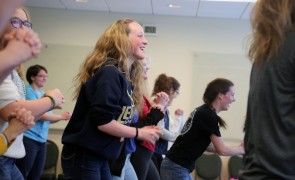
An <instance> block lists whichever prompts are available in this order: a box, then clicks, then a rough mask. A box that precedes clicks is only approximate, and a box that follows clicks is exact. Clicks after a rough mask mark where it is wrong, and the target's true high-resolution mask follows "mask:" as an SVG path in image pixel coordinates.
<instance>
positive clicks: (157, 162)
mask: <svg viewBox="0 0 295 180" xmlns="http://www.w3.org/2000/svg"><path fill="white" fill-rule="evenodd" d="M152 160H153V162H154V164H155V166H156V168H157V170H158V173H159V174H160V168H161V163H162V161H163V156H162V155H161V154H157V153H154V154H153V156H152Z"/></svg>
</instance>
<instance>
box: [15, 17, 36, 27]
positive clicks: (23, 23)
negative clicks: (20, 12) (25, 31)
mask: <svg viewBox="0 0 295 180" xmlns="http://www.w3.org/2000/svg"><path fill="white" fill-rule="evenodd" d="M10 23H11V25H12V26H13V27H14V28H21V27H22V26H26V27H27V28H29V29H32V27H33V25H32V23H31V22H29V21H22V20H20V19H19V18H17V17H13V18H11V20H10Z"/></svg>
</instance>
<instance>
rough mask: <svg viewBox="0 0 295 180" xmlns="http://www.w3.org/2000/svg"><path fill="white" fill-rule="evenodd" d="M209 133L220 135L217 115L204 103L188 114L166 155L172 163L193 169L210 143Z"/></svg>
mask: <svg viewBox="0 0 295 180" xmlns="http://www.w3.org/2000/svg"><path fill="white" fill-rule="evenodd" d="M211 134H215V135H216V136H218V137H220V136H221V135H220V132H219V126H218V116H217V114H216V113H215V112H214V111H213V110H212V109H211V108H210V107H209V106H208V105H206V104H204V105H202V106H200V107H198V108H196V109H195V110H194V111H193V112H192V113H191V114H190V116H189V118H188V120H187V121H186V123H185V125H184V127H183V129H182V132H181V135H179V136H178V137H177V139H176V141H175V142H174V144H173V146H172V147H171V149H170V150H169V151H168V152H167V155H166V156H167V157H168V158H169V159H170V160H171V161H173V162H174V163H177V164H179V165H181V166H182V167H185V168H187V169H189V170H190V171H193V169H194V167H195V161H196V159H197V158H198V157H200V156H201V155H202V154H203V152H204V151H205V150H206V149H207V147H208V146H209V144H210V143H211V139H210V136H211Z"/></svg>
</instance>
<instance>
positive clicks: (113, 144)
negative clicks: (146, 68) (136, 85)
mask: <svg viewBox="0 0 295 180" xmlns="http://www.w3.org/2000/svg"><path fill="white" fill-rule="evenodd" d="M133 112H134V103H133V100H132V90H131V85H130V83H129V82H128V80H127V79H126V77H125V75H124V74H123V73H121V72H120V71H119V70H118V69H117V68H116V67H115V66H105V67H102V68H101V69H99V70H98V71H97V72H96V73H95V74H94V76H93V77H91V78H90V79H89V80H88V81H87V82H86V83H85V84H84V85H83V86H82V88H81V91H80V94H79V97H78V100H77V102H76V105H75V109H74V112H73V115H72V118H71V120H70V121H69V123H68V125H67V126H66V128H65V131H64V134H63V136H62V143H63V144H67V145H74V146H78V147H80V148H84V149H87V150H89V151H91V152H93V153H94V154H97V155H98V156H99V157H101V158H102V159H116V158H117V157H118V156H119V154H120V152H121V150H122V147H123V145H124V143H123V142H120V138H119V137H114V136H111V135H109V134H106V133H104V132H102V131H99V130H98V126H100V125H104V124H107V123H109V122H111V121H112V120H117V121H118V122H120V123H121V124H125V125H129V124H130V123H131V120H132V116H133Z"/></svg>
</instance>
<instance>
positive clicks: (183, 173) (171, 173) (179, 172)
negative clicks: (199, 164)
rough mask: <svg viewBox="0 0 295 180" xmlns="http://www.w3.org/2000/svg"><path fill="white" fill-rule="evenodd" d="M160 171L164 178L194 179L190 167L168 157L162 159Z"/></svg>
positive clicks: (165, 179) (163, 179)
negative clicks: (185, 166)
mask: <svg viewBox="0 0 295 180" xmlns="http://www.w3.org/2000/svg"><path fill="white" fill-rule="evenodd" d="M160 173H161V179H162V180H192V176H191V175H190V171H189V169H187V168H184V167H182V166H180V165H178V164H176V163H174V162H172V161H171V160H169V159H168V158H167V157H165V158H164V160H163V161H162V164H161V171H160Z"/></svg>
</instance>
